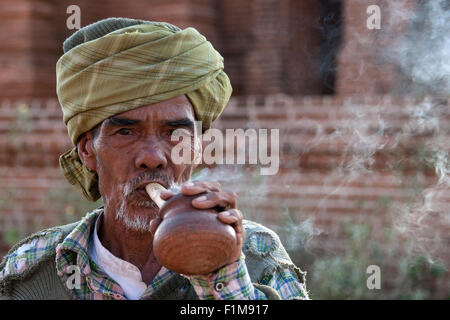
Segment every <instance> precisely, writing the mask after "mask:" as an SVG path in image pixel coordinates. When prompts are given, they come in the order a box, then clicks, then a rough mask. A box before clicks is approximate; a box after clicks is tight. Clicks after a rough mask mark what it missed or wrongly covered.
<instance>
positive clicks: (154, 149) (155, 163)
mask: <svg viewBox="0 0 450 320" xmlns="http://www.w3.org/2000/svg"><path fill="white" fill-rule="evenodd" d="M166 167H167V158H166V156H165V155H164V152H163V150H162V149H161V146H160V144H159V143H158V142H157V141H155V140H152V141H148V142H146V143H144V144H142V147H141V149H140V150H139V152H138V155H137V157H136V168H138V169H165V168H166Z"/></svg>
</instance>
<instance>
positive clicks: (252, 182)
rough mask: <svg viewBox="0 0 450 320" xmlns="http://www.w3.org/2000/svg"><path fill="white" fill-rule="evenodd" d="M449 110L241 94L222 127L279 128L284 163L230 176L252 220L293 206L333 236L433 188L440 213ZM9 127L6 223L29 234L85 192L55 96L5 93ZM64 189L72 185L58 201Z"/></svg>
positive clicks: (2, 125) (2, 156) (372, 100)
mask: <svg viewBox="0 0 450 320" xmlns="http://www.w3.org/2000/svg"><path fill="white" fill-rule="evenodd" d="M258 100H259V101H262V103H255V101H258ZM443 103H444V104H443ZM426 110H428V111H426ZM448 110H449V109H448V102H434V101H431V100H430V101H428V100H414V99H408V98H402V99H397V100H393V99H392V98H391V97H390V96H361V97H357V98H356V97H354V96H352V97H347V98H345V97H321V96H306V97H305V96H300V97H298V96H280V95H273V96H265V97H259V99H254V97H250V96H248V97H245V98H234V99H232V100H231V101H230V104H229V106H228V107H227V108H226V109H225V111H224V113H223V115H222V117H221V118H219V120H218V121H217V122H216V123H215V125H216V127H218V128H222V129H225V128H243V129H247V128H268V129H270V128H275V129H279V130H280V169H279V172H278V174H277V175H276V176H261V175H260V174H259V172H260V171H259V169H257V168H255V166H253V167H252V166H243V167H242V168H241V169H239V170H238V171H235V172H234V173H233V174H234V175H236V176H237V177H240V179H239V180H233V179H232V180H229V181H227V180H225V181H224V183H225V185H227V183H228V184H229V186H230V187H232V188H233V189H234V190H240V191H241V197H242V201H241V203H242V206H243V207H244V208H245V210H244V212H245V211H247V212H246V214H247V215H248V216H249V217H250V218H252V219H256V220H259V221H263V222H268V223H273V224H275V223H276V222H277V221H279V219H280V217H281V216H282V215H283V212H285V211H286V210H290V211H291V213H292V214H293V215H294V219H296V221H302V220H304V219H306V218H308V217H314V218H315V220H316V223H317V227H318V228H319V229H326V230H328V231H329V232H330V233H331V234H332V231H331V230H333V228H337V227H338V224H337V223H335V222H336V221H337V220H341V219H343V218H344V217H361V216H364V215H365V216H366V217H367V216H370V217H371V219H372V220H371V221H372V222H373V223H374V224H375V225H376V226H380V227H381V226H383V225H384V224H385V223H386V221H387V220H386V219H387V218H386V217H387V216H389V213H393V211H392V210H397V209H398V208H399V206H405V207H406V206H407V205H408V204H415V205H419V204H420V203H421V201H422V197H423V196H424V195H425V194H426V192H428V193H429V192H430V191H431V190H435V191H436V192H435V194H433V198H432V199H429V200H432V201H431V202H429V203H428V204H427V205H431V207H430V208H428V209H429V210H431V211H432V212H433V214H435V216H433V217H434V218H433V219H435V220H436V221H439V219H442V217H441V218H440V216H439V215H443V214H445V213H446V212H445V210H447V209H448V206H449V202H450V196H449V195H448V193H445V192H442V190H441V189H442V188H441V187H442V186H440V185H439V184H438V175H437V174H436V167H435V166H433V163H432V162H430V161H432V159H433V157H435V156H436V152H437V151H439V150H441V149H442V148H446V147H448V142H446V141H449V140H448V135H449V132H450V131H449V128H448V123H449V122H448V120H449V118H450V113H449V112H448ZM425 111H426V112H428V114H427V117H424V115H423V112H425ZM421 112H422V113H421ZM436 121H437V122H436ZM0 131H1V135H0V150H1V152H0V160H1V161H0V163H1V165H0V194H1V197H0V199H2V200H3V203H2V206H1V207H0V208H1V209H0V210H1V213H2V216H3V219H4V221H8V224H14V225H20V226H21V228H22V229H21V232H22V233H25V234H26V233H28V232H32V231H34V230H33V229H34V228H36V225H38V226H40V225H53V224H57V223H59V222H60V221H61V220H62V219H63V218H64V215H65V214H66V213H67V212H66V211H67V210H69V209H70V208H69V209H68V208H67V206H69V207H70V206H74V207H76V208H77V209H78V208H79V207H77V203H78V202H79V200H81V196H78V195H77V194H76V193H75V192H73V191H72V190H71V187H70V186H69V184H68V183H67V182H66V181H65V180H64V178H63V177H62V174H61V173H60V172H59V169H58V166H57V159H58V156H59V155H60V154H61V153H62V152H64V151H65V150H67V149H68V148H70V141H69V139H68V137H67V134H66V130H65V127H64V125H63V124H62V121H61V111H60V107H59V105H58V103H57V101H56V100H55V99H51V100H30V101H28V100H21V101H10V100H4V101H3V102H2V107H1V109H0ZM444 150H445V149H444ZM226 152H227V151H226ZM236 183H237V184H238V185H239V187H237V186H236ZM62 190H66V191H65V192H68V193H67V194H65V193H64V192H63V193H60V194H59V198H57V199H56V200H55V198H54V196H55V193H56V194H57V193H58V192H61V191H62ZM249 190H254V192H250V191H249ZM427 190H428V191H427ZM69 193H70V195H69ZM57 196H58V194H57ZM254 199H258V201H254ZM273 199H276V201H273ZM54 201H59V202H60V203H59V204H58V205H57V204H55V202H54ZM423 205H425V204H423ZM428 209H427V210H428ZM76 214H82V213H81V212H76ZM21 222H26V223H21ZM443 227H447V228H448V224H447V225H445V224H444V225H443ZM324 236H325V235H324ZM318 240H320V238H319V239H318ZM446 241H448V238H447V240H446ZM335 245H336V246H337V247H339V242H336V243H335Z"/></svg>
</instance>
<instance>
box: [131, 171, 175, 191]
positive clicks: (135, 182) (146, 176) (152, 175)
mask: <svg viewBox="0 0 450 320" xmlns="http://www.w3.org/2000/svg"><path fill="white" fill-rule="evenodd" d="M149 180H150V181H152V180H158V181H162V182H164V183H165V184H166V185H167V186H168V185H169V177H168V176H167V175H166V174H163V173H162V172H160V171H155V172H144V173H142V174H140V175H138V176H137V177H136V178H133V179H132V180H130V181H128V182H127V183H126V184H125V187H124V195H125V197H128V196H130V195H131V194H133V192H135V191H136V189H137V188H138V186H139V185H140V184H141V183H142V182H143V181H149Z"/></svg>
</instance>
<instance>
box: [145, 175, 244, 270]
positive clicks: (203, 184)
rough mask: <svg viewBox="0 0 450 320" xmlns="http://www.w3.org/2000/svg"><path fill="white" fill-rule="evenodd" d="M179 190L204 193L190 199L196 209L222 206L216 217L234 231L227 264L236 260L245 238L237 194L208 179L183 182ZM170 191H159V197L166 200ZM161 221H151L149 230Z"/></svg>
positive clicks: (189, 193)
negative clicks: (233, 250)
mask: <svg viewBox="0 0 450 320" xmlns="http://www.w3.org/2000/svg"><path fill="white" fill-rule="evenodd" d="M181 192H182V193H183V194H184V195H186V196H193V195H197V194H200V193H203V192H206V194H204V195H202V196H200V197H197V198H195V199H193V200H192V206H193V207H194V208H197V209H211V208H215V207H219V208H222V210H221V211H220V212H219V213H218V214H217V217H218V219H219V220H220V221H221V222H222V223H225V224H228V225H230V226H232V227H233V228H234V230H235V231H236V241H237V243H236V252H235V253H234V254H233V256H232V258H231V259H230V261H228V263H227V264H231V263H233V262H235V261H237V260H238V259H239V257H240V254H241V250H242V244H243V243H244V239H245V229H244V227H243V225H242V219H243V216H242V213H241V211H239V210H238V209H237V194H236V193H234V192H229V191H222V190H221V189H220V184H219V183H218V182H209V181H189V182H187V183H185V184H183V186H182V188H181ZM172 195H173V193H172V192H171V191H164V192H162V193H161V199H163V200H168V199H169V198H170V197H172ZM160 222H161V220H160V219H155V220H153V221H152V224H151V230H152V233H153V234H154V233H155V232H156V229H157V227H158V225H159V223H160Z"/></svg>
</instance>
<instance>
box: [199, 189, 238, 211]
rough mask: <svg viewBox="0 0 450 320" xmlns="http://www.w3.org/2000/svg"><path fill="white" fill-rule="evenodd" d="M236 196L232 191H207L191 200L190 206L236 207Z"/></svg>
mask: <svg viewBox="0 0 450 320" xmlns="http://www.w3.org/2000/svg"><path fill="white" fill-rule="evenodd" d="M236 202H237V196H236V194H235V193H234V192H227V191H222V192H209V193H207V194H204V195H202V196H200V197H197V198H195V199H193V200H192V206H193V207H194V208H197V209H210V208H214V207H222V208H225V209H227V208H232V209H234V208H236Z"/></svg>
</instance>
